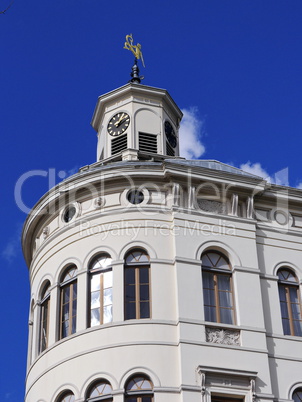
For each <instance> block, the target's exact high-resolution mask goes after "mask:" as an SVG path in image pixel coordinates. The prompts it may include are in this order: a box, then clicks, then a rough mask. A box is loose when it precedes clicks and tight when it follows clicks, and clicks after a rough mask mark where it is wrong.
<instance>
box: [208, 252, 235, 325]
mask: <svg viewBox="0 0 302 402" xmlns="http://www.w3.org/2000/svg"><path fill="white" fill-rule="evenodd" d="M211 253H212V254H217V255H219V256H220V257H219V259H218V260H217V263H218V261H219V260H220V259H221V258H223V259H224V260H225V262H226V263H227V265H228V269H224V268H217V267H215V266H214V264H213V266H212V267H205V266H203V264H202V259H203V257H204V256H206V255H207V254H211ZM208 259H209V261H211V259H210V258H209V257H208ZM211 262H212V261H211ZM217 263H216V265H217ZM201 273H202V290H203V305H204V314H205V321H207V322H215V323H218V324H227V325H236V310H235V297H234V284H233V275H232V267H231V264H230V261H229V259H228V257H227V256H226V255H225V254H223V253H221V252H220V251H216V250H208V251H206V252H204V253H203V254H202V256H201ZM205 273H208V274H210V275H211V276H212V278H213V286H214V288H213V290H214V300H215V305H212V304H206V303H205V289H208V290H211V288H206V287H205V280H204V279H205ZM223 276H224V277H228V278H229V285H230V290H229V291H227V292H228V293H229V294H230V298H231V306H228V307H225V306H223V305H221V304H220V300H219V291H221V290H220V289H219V285H218V278H219V277H223ZM206 306H208V307H211V308H215V316H216V320H209V319H208V318H209V317H206V309H205V307H206ZM222 310H229V311H231V317H232V322H231V323H228V322H223V321H221V311H222Z"/></svg>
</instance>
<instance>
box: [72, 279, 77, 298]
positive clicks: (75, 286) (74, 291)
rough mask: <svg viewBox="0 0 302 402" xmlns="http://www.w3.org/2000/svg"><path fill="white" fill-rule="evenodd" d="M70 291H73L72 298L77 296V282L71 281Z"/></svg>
mask: <svg viewBox="0 0 302 402" xmlns="http://www.w3.org/2000/svg"><path fill="white" fill-rule="evenodd" d="M72 291H73V298H74V299H76V298H77V282H74V283H73V286H72Z"/></svg>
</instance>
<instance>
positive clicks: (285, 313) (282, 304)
mask: <svg viewBox="0 0 302 402" xmlns="http://www.w3.org/2000/svg"><path fill="white" fill-rule="evenodd" d="M280 307H281V316H282V317H283V318H288V309H287V304H286V303H285V302H280Z"/></svg>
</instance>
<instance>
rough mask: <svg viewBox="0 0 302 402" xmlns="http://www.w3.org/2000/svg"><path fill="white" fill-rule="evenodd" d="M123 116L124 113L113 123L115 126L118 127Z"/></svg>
mask: <svg viewBox="0 0 302 402" xmlns="http://www.w3.org/2000/svg"><path fill="white" fill-rule="evenodd" d="M123 118H124V113H123V114H122V115H121V117H120V118H119V119H118V121H117V122H116V123H114V125H115V127H118V126H119V125H120V124H121V120H122V119H123Z"/></svg>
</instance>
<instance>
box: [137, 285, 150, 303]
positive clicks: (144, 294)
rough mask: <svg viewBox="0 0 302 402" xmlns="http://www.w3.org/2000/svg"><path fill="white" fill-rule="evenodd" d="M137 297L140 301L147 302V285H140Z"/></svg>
mask: <svg viewBox="0 0 302 402" xmlns="http://www.w3.org/2000/svg"><path fill="white" fill-rule="evenodd" d="M139 297H140V301H147V300H149V285H140V287H139Z"/></svg>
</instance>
